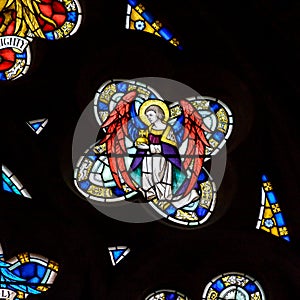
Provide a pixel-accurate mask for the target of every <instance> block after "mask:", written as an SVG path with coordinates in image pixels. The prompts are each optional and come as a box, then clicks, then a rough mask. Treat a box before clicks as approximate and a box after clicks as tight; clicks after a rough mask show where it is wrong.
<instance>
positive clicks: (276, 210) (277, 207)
mask: <svg viewBox="0 0 300 300" xmlns="http://www.w3.org/2000/svg"><path fill="white" fill-rule="evenodd" d="M272 210H273V212H274V213H277V212H280V211H281V209H280V207H279V204H278V203H275V204H272Z"/></svg>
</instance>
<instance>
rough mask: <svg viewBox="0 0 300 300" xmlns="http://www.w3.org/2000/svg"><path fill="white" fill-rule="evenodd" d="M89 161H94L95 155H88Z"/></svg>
mask: <svg viewBox="0 0 300 300" xmlns="http://www.w3.org/2000/svg"><path fill="white" fill-rule="evenodd" d="M89 159H90V160H93V161H95V160H96V159H97V156H96V155H89Z"/></svg>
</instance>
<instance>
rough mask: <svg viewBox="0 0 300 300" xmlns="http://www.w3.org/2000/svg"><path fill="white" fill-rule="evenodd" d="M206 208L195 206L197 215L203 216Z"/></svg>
mask: <svg viewBox="0 0 300 300" xmlns="http://www.w3.org/2000/svg"><path fill="white" fill-rule="evenodd" d="M207 212H208V210H207V209H206V208H204V207H198V208H197V215H198V216H199V217H204V216H205V215H206V214H207Z"/></svg>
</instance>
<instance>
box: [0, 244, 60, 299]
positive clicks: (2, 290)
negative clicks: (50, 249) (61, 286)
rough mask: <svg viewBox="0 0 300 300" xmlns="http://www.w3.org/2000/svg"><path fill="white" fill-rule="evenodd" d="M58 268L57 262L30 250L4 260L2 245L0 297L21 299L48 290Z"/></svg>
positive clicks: (0, 250) (0, 256)
mask: <svg viewBox="0 0 300 300" xmlns="http://www.w3.org/2000/svg"><path fill="white" fill-rule="evenodd" d="M58 269H59V265H58V263H57V262H55V261H53V260H50V259H48V258H46V257H44V256H41V255H37V254H32V253H29V252H24V253H20V254H18V255H17V256H15V257H12V258H11V259H9V260H4V256H3V251H2V247H1V245H0V275H1V276H0V297H4V299H10V300H13V299H14V300H20V299H25V298H27V297H28V296H29V295H30V294H32V295H37V294H41V293H42V292H46V291H47V290H48V289H49V288H51V286H52V284H53V283H54V281H55V279H56V276H57V273H58ZM1 299H2V298H1Z"/></svg>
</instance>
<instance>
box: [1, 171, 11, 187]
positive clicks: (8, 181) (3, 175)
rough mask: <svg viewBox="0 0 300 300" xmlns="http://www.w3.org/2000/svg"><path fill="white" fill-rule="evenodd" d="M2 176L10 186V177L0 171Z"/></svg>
mask: <svg viewBox="0 0 300 300" xmlns="http://www.w3.org/2000/svg"><path fill="white" fill-rule="evenodd" d="M2 178H3V179H4V180H5V181H6V183H7V184H8V185H10V186H12V182H11V181H10V179H9V178H8V177H7V176H6V175H5V174H4V173H2Z"/></svg>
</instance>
